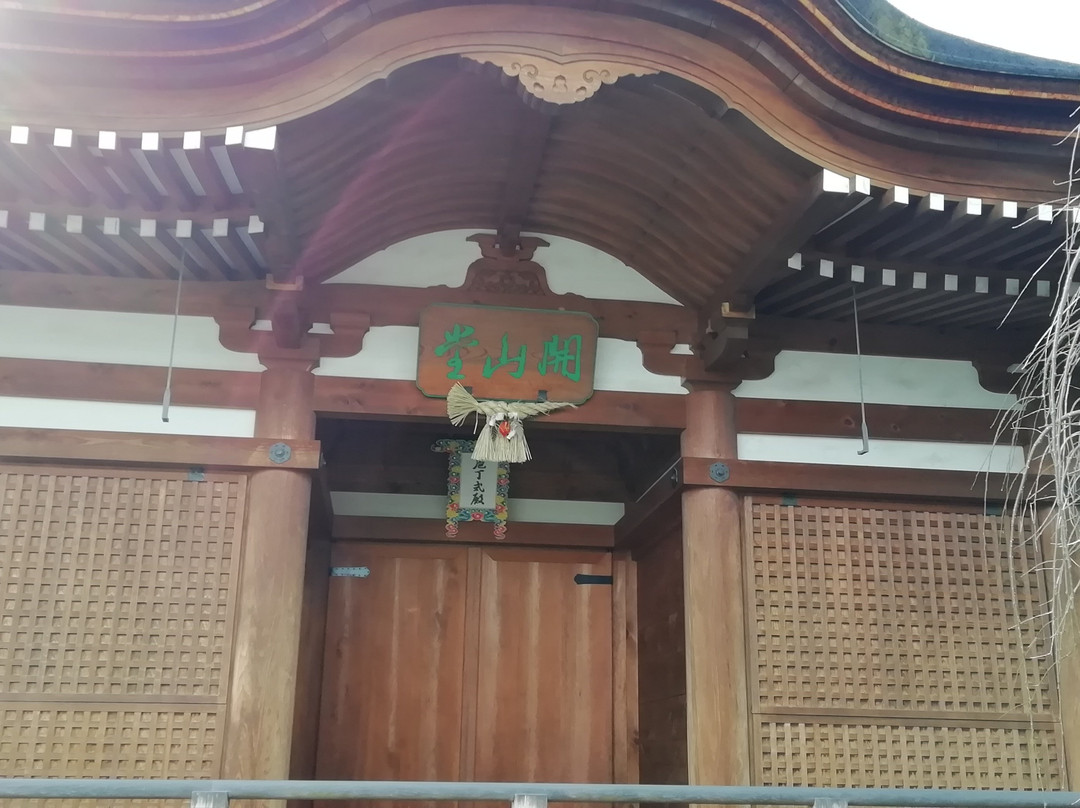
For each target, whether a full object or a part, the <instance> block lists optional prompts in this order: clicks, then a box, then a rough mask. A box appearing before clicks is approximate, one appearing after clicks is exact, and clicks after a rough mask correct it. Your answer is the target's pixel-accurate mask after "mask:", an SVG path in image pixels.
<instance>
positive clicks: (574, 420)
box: [315, 376, 686, 431]
mask: <svg viewBox="0 0 1080 808" xmlns="http://www.w3.org/2000/svg"><path fill="white" fill-rule="evenodd" d="M315 409H316V411H317V412H318V413H319V414H320V415H330V416H333V415H338V416H342V415H343V416H353V417H367V418H388V419H396V418H431V419H440V420H445V419H446V401H445V400H444V399H441V398H428V397H427V396H425V395H423V394H422V393H421V392H420V391H419V390H417V389H416V384H415V383H414V382H411V381H405V380H394V379H345V378H339V377H335V376H319V377H317V378H316V380H315ZM685 409H686V408H685V403H684V402H683V397H682V396H679V395H666V394H663V393H620V392H613V391H606V390H601V391H597V392H596V393H594V394H593V397H592V398H590V399H589V400H588V401H587V402H586V403H585V404H583V405H582V406H580V407H576V408H567V409H564V410H560V411H559V412H555V413H552V414H551V415H545V416H544V418H543V419H542V421H538V422H537V423H538V424H541V423H542V424H551V425H555V424H559V425H565V426H580V427H583V428H609V429H628V430H640V429H647V430H659V431H665V430H666V431H677V430H680V429H682V428H683V426H684V425H685V423H686V412H685Z"/></svg>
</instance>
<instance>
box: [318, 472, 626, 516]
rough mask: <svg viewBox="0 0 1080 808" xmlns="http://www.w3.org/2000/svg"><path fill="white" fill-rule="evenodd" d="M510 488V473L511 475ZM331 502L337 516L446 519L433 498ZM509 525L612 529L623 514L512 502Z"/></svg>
mask: <svg viewBox="0 0 1080 808" xmlns="http://www.w3.org/2000/svg"><path fill="white" fill-rule="evenodd" d="M510 478H511V485H513V472H511V474H510ZM330 500H331V502H332V503H333V506H334V513H335V515H337V516H385V517H403V518H404V517H411V518H415V519H445V518H446V497H445V496H439V495H435V494H431V495H428V494H364V493H359V492H354V491H333V492H331V493H330ZM507 508H508V509H509V519H508V521H509V522H510V523H511V524H513V523H514V522H539V523H542V524H570V525H613V524H615V523H616V522H618V521H619V520H620V519H621V518H622V516H623V513H624V512H625V507H624V506H623V504H622V503H621V502H577V501H570V500H547V499H514V498H513V497H511V498H510V500H509V502H508V503H507Z"/></svg>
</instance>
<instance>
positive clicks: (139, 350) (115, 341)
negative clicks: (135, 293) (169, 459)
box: [0, 305, 263, 371]
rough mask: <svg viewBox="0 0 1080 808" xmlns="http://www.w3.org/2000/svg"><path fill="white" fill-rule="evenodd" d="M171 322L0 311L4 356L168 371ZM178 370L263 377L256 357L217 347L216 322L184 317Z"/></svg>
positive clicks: (73, 312)
mask: <svg viewBox="0 0 1080 808" xmlns="http://www.w3.org/2000/svg"><path fill="white" fill-rule="evenodd" d="M172 329H173V317H172V315H169V314H132V313H129V312H113V311H80V310H77V309H53V308H37V307H31V306H5V305H0V356H6V357H12V358H16V359H53V360H62V361H67V362H102V363H105V364H114V365H148V366H150V367H165V366H167V365H168V363H169V346H170V343H171V341H172ZM174 364H175V366H176V367H180V368H202V369H204V370H247V371H261V370H262V369H263V367H262V365H261V364H259V360H258V357H256V356H255V355H254V354H245V353H237V352H236V351H230V350H229V349H228V348H225V347H224V346H223V345H222V344H221V343H220V342H219V341H218V326H217V323H215V322H214V319H213V318H212V317H194V316H186V315H185V316H181V317H180V318H179V323H178V326H177V333H176V358H175V360H174Z"/></svg>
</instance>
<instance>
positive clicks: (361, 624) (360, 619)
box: [317, 544, 613, 808]
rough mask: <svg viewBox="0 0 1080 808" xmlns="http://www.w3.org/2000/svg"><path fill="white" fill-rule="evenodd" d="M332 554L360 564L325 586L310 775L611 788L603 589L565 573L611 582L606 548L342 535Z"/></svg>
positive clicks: (606, 590)
mask: <svg viewBox="0 0 1080 808" xmlns="http://www.w3.org/2000/svg"><path fill="white" fill-rule="evenodd" d="M333 563H334V564H335V565H336V566H353V567H360V566H363V567H367V568H368V569H369V570H370V572H369V575H368V576H367V577H364V578H351V577H335V578H331V582H330V597H329V609H328V611H329V615H328V619H327V636H326V662H325V666H324V671H325V675H324V685H323V704H322V712H321V726H320V735H319V749H318V767H317V776H318V777H319V778H320V779H343V780H353V779H356V780H446V781H455V780H473V781H492V780H494V781H500V780H501V781H533V782H537V781H541V782H543V781H552V782H601V783H603V782H611V780H612V776H613V765H612V745H613V737H612V730H613V726H612V587H611V585H610V584H609V583H608V582H607V581H605V580H603V579H601V580H599V581H597V580H587V581H584V582H575V580H574V579H575V576H576V575H581V574H584V575H591V576H610V575H611V571H612V566H611V557H610V555H609V554H606V553H601V552H585V551H577V550H569V551H566V550H543V549H526V548H520V549H518V548H514V549H509V548H495V549H485V548H478V547H472V548H466V547H455V546H415V545H413V546H409V545H406V546H397V545H390V544H386V545H339V546H338V547H336V548H335V550H334V562H333ZM357 805H359V803H358V804H357ZM444 805H445V804H444ZM325 806H326V808H330V803H326V804H325ZM382 808H389V805H387V806H383V807H382ZM474 808H475V806H474Z"/></svg>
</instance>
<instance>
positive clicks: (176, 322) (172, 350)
mask: <svg viewBox="0 0 1080 808" xmlns="http://www.w3.org/2000/svg"><path fill="white" fill-rule="evenodd" d="M186 258H187V247H186V246H185V247H184V249H183V251H182V252H181V253H180V270H179V271H178V272H177V274H176V305H175V307H174V309H173V325H172V343H171V344H170V345H169V369H168V371H167V372H166V374H165V394H164V395H163V396H162V398H161V420H162V421H163V422H165V423H166V424H167V423H169V405H170V404H171V403H172V372H173V360H174V359H175V358H176V332H177V329H178V328H179V326H180V290H181V289H183V288H184V259H186Z"/></svg>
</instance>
